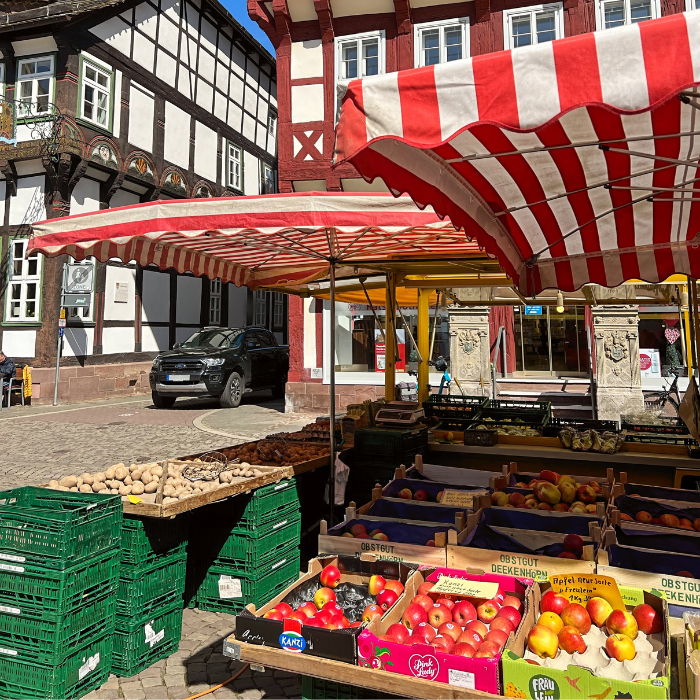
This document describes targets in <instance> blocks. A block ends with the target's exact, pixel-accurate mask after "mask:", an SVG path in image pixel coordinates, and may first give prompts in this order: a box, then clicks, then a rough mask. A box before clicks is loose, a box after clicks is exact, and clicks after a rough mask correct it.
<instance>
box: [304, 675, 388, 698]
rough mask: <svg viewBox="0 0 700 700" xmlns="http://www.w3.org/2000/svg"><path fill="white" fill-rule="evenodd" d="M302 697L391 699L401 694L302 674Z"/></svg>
mask: <svg viewBox="0 0 700 700" xmlns="http://www.w3.org/2000/svg"><path fill="white" fill-rule="evenodd" d="M301 697H302V698H304V700H340V699H341V698H348V700H371V699H372V698H386V699H388V700H390V699H392V698H399V697H400V696H399V695H389V694H388V693H380V692H379V691H377V690H369V689H368V688H360V687H359V686H356V685H348V684H347V683H336V682H335V681H326V680H324V679H323V678H314V677H313V676H302V677H301Z"/></svg>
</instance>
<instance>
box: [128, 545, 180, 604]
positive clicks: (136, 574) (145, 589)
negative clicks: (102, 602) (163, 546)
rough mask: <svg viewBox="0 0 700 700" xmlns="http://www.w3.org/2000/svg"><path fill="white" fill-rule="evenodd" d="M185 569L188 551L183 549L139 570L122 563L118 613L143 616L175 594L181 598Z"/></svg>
mask: <svg viewBox="0 0 700 700" xmlns="http://www.w3.org/2000/svg"><path fill="white" fill-rule="evenodd" d="M186 572H187V553H186V552H185V551H184V550H183V551H181V552H175V553H173V554H170V555H168V556H166V557H164V558H163V559H162V560H157V561H156V562H155V563H153V564H151V565H150V566H149V567H144V568H142V569H138V570H137V571H136V570H133V571H129V570H125V569H124V567H122V569H121V572H120V574H119V584H118V586H117V613H118V614H119V615H128V616H134V615H138V616H144V615H148V614H150V612H151V611H152V610H154V609H156V608H160V607H162V606H163V605H165V604H167V603H169V602H170V601H171V600H174V599H175V598H177V599H179V601H180V602H182V594H183V593H184V591H185V575H186ZM132 574H133V576H132Z"/></svg>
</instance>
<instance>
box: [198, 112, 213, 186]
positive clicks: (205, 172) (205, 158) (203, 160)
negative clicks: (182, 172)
mask: <svg viewBox="0 0 700 700" xmlns="http://www.w3.org/2000/svg"><path fill="white" fill-rule="evenodd" d="M216 163H217V157H216V131H214V130H213V129H210V128H209V127H208V126H204V124H201V123H200V122H195V126H194V171H195V172H196V173H197V174H198V175H201V176H202V177H205V178H207V180H211V181H212V182H216Z"/></svg>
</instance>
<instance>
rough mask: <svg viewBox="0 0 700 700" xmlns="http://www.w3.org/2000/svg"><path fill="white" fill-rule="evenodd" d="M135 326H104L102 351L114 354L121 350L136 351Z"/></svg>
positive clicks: (106, 353)
mask: <svg viewBox="0 0 700 700" xmlns="http://www.w3.org/2000/svg"><path fill="white" fill-rule="evenodd" d="M134 343H135V341H134V329H133V328H103V329H102V352H103V353H104V354H105V355H113V354H115V353H119V352H134Z"/></svg>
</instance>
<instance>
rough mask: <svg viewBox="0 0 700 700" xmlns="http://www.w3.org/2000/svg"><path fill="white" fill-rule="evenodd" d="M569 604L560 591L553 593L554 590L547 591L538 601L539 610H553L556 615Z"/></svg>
mask: <svg viewBox="0 0 700 700" xmlns="http://www.w3.org/2000/svg"><path fill="white" fill-rule="evenodd" d="M568 604H569V599H568V598H566V597H564V596H563V595H561V593H555V592H554V591H547V592H546V593H545V594H544V595H543V596H542V600H541V601H540V612H543V613H544V612H553V613H556V614H557V615H561V611H562V610H563V609H564V608H565V607H566V606H567V605H568ZM535 653H537V652H535Z"/></svg>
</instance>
